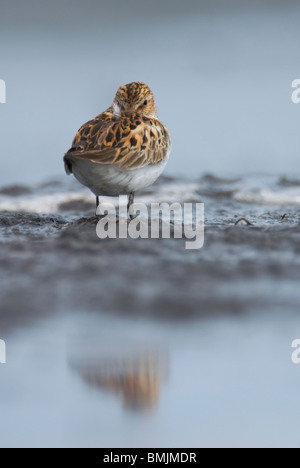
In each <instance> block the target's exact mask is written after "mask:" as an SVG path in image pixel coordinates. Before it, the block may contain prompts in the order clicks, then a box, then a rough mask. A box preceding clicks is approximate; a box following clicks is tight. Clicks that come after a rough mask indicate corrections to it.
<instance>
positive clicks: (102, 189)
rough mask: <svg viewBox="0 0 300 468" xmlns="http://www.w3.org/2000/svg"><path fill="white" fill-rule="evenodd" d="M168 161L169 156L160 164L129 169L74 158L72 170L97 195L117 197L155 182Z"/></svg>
mask: <svg viewBox="0 0 300 468" xmlns="http://www.w3.org/2000/svg"><path fill="white" fill-rule="evenodd" d="M167 162H168V158H166V159H165V160H164V161H161V162H160V163H158V164H150V165H148V166H145V167H141V168H138V169H131V170H128V169H121V168H118V167H116V166H113V165H111V164H95V163H93V162H91V161H87V160H83V159H75V158H74V159H73V160H72V171H73V174H74V176H75V177H76V179H77V180H78V181H79V182H80V183H81V184H82V185H85V186H86V187H89V189H90V190H91V191H92V192H93V193H94V194H95V195H97V196H111V197H115V196H118V195H127V194H129V193H131V192H137V191H139V190H142V189H144V188H146V187H149V185H152V184H154V182H155V181H156V180H157V179H158V177H159V176H160V175H161V173H162V172H163V170H164V168H165V167H166V165H167Z"/></svg>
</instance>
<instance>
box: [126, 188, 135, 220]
mask: <svg viewBox="0 0 300 468" xmlns="http://www.w3.org/2000/svg"><path fill="white" fill-rule="evenodd" d="M133 203H134V193H133V192H131V194H130V195H129V200H128V205H127V211H128V213H129V217H130V219H133V218H134V216H133V215H132V214H130V207H131V205H133Z"/></svg>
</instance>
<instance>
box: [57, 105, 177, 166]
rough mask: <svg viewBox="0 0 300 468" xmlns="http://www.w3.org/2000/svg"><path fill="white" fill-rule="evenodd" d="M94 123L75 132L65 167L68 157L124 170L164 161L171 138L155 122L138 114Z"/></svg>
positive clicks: (164, 129) (89, 123)
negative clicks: (114, 166) (111, 165)
mask: <svg viewBox="0 0 300 468" xmlns="http://www.w3.org/2000/svg"><path fill="white" fill-rule="evenodd" d="M101 115H102V114H101ZM98 119H99V116H98ZM96 120H97V118H96V119H95V120H94V121H91V122H88V123H87V124H85V125H83V127H81V129H80V130H79V132H78V133H77V135H76V137H75V139H74V142H73V146H72V148H71V150H70V151H69V152H68V153H67V154H66V155H65V162H66V166H67V167H68V160H69V158H79V159H86V160H89V161H91V162H93V163H96V164H113V165H116V166H118V167H120V168H126V169H136V168H139V167H144V166H147V165H148V164H157V163H159V162H160V161H163V160H164V159H166V158H167V155H168V150H169V148H170V146H171V139H170V135H169V132H168V130H167V129H166V127H165V126H164V125H163V124H162V123H161V122H159V121H158V120H156V119H151V118H148V117H144V116H140V115H137V114H136V115H128V116H126V115H125V116H121V117H120V119H119V120H117V121H114V119H113V118H111V119H110V120H109V118H106V119H105V120H103V119H100V122H99V120H98V122H97V121H96Z"/></svg>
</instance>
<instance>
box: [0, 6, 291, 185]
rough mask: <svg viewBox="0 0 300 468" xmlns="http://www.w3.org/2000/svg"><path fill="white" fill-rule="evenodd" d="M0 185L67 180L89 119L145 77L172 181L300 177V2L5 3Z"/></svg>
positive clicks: (0, 32)
mask: <svg viewBox="0 0 300 468" xmlns="http://www.w3.org/2000/svg"><path fill="white" fill-rule="evenodd" d="M0 13H1V14H0V38H1V40H0V57H1V62H0V65H1V66H0V78H1V79H4V80H5V81H6V86H7V103H6V104H1V105H0V125H1V161H0V184H8V183H14V182H24V183H28V182H29V183H30V182H39V181H42V180H45V179H47V178H51V177H52V176H56V175H58V174H62V173H63V165H62V155H63V153H64V152H65V151H67V150H68V148H69V146H70V144H71V141H72V139H73V136H74V134H75V132H76V131H77V129H78V128H79V127H80V125H81V124H82V123H84V122H85V121H87V120H89V119H90V118H92V117H94V116H95V115H96V114H98V113H100V112H102V111H103V110H104V109H105V108H107V107H108V106H109V105H110V104H111V102H112V100H113V97H114V94H115V92H116V90H117V88H118V87H119V86H120V85H122V84H125V83H127V82H130V81H144V82H146V83H147V84H148V85H149V86H150V87H151V88H152V90H153V92H154V94H155V96H156V102H157V107H158V112H159V117H160V118H161V120H162V121H163V122H164V123H165V124H166V125H167V126H168V128H169V129H170V131H171V135H172V139H173V153H172V158H171V160H170V163H169V166H168V170H167V172H168V173H172V174H183V175H187V176H189V175H193V176H194V175H197V174H201V173H203V172H214V173H217V174H220V173H221V174H224V173H227V174H229V173H240V172H250V171H251V172H253V171H255V172H272V173H291V172H294V171H298V170H299V143H300V141H299V139H300V133H299V119H300V105H298V106H297V105H295V104H293V103H292V101H291V94H292V89H291V83H292V81H293V80H294V79H296V78H299V77H300V71H299V63H300V49H299V43H300V28H299V19H300V4H299V1H292V0H284V1H283V0H282V1H280V0H273V1H268V0H259V1H258V0H255V1H251V2H249V1H244V0H229V1H226V2H224V1H222V0H214V1H209V0H187V1H185V2H182V1H178V0H172V1H171V0H153V1H151V2H148V1H137V0H127V1H121V0H111V1H110V2H104V1H95V0H86V1H85V2H81V1H78V0H73V1H71V0H60V1H58V0H53V1H51V2H45V1H36V0H26V1H20V0H19V1H17V0H11V1H9V2H1V12H0Z"/></svg>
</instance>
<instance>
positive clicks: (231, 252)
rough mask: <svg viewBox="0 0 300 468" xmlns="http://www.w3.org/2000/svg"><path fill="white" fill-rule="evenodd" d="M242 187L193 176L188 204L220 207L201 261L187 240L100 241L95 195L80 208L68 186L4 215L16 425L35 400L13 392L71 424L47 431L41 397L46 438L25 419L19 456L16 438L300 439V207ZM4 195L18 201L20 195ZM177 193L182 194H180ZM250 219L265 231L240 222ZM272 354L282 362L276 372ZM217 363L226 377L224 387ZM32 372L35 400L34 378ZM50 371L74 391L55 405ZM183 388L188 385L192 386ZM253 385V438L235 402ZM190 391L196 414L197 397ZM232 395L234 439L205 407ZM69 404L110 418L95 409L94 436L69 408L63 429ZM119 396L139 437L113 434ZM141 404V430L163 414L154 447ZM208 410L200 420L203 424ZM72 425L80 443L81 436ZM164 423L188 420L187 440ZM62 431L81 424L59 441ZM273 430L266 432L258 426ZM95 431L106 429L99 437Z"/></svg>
mask: <svg viewBox="0 0 300 468" xmlns="http://www.w3.org/2000/svg"><path fill="white" fill-rule="evenodd" d="M168 183H172V184H173V185H172V187H173V188H172V193H173V192H174V186H175V187H176V186H177V185H178V192H179V191H180V190H179V185H180V184H182V183H183V181H178V180H176V179H174V180H173V179H169V180H168V179H165V180H162V181H161V182H160V184H161V185H158V191H159V190H161V187H162V186H163V185H164V184H168ZM184 183H187V181H185V182H184ZM237 183H238V182H237V181H234V180H232V181H227V180H220V179H216V178H214V177H213V176H210V177H206V178H203V179H202V180H201V183H199V189H197V183H196V184H195V183H194V182H193V187H194V189H193V190H194V192H193V193H194V195H193V197H192V195H191V194H187V198H189V200H190V201H192V200H194V201H200V200H202V201H204V202H205V208H206V223H205V224H206V227H205V245H204V247H203V248H202V249H200V250H198V251H186V250H185V239H179V240H178V239H169V240H168V239H165V240H161V239H156V240H151V239H149V240H146V239H144V240H141V239H139V240H131V239H122V240H120V239H119V240H118V239H117V240H115V239H108V240H100V239H98V237H97V236H96V223H97V221H98V219H99V218H98V217H95V216H94V215H93V203H92V200H90V201H89V200H87V199H86V198H85V196H83V197H79V198H77V199H76V200H69V199H68V195H67V192H66V200H65V201H62V202H60V204H59V208H58V210H57V212H55V213H54V214H52V215H50V214H44V215H43V214H38V213H29V212H27V213H26V212H22V213H18V212H9V211H2V212H1V214H0V233H1V242H0V258H1V263H0V278H1V315H0V331H1V332H0V336H1V338H2V339H5V340H6V342H7V345H8V350H9V358H8V362H10V364H7V365H6V366H2V367H1V371H2V376H0V380H1V382H2V384H1V385H2V396H3V398H2V404H1V403H0V408H1V412H4V413H3V414H4V417H5V419H6V421H7V422H8V423H9V424H10V422H11V421H12V420H13V417H12V416H13V407H11V404H12V405H13V406H16V407H18V408H19V409H20V411H21V413H20V414H22V412H23V411H25V412H26V414H27V413H28V411H29V409H30V407H29V406H28V403H26V401H24V402H23V403H22V401H23V400H22V397H21V395H15V396H14V397H13V398H12V399H10V396H9V395H10V392H11V390H12V388H15V387H16V386H17V388H20V389H21V388H23V386H24V392H25V393H24V394H25V395H28V398H29V399H30V401H31V399H32V398H33V397H34V395H36V397H35V398H41V399H42V402H41V404H42V407H43V411H44V412H45V414H46V415H47V417H49V418H50V415H51V414H53V415H56V416H57V418H58V419H57V420H55V421H52V423H51V424H50V426H49V428H45V429H44V430H42V432H41V433H40V434H39V436H38V433H39V429H38V428H39V427H40V426H39V422H38V421H39V416H38V408H37V407H36V406H35V403H34V402H33V401H31V403H30V404H31V405H32V406H31V408H32V410H31V415H32V418H33V419H32V420H33V423H32V424H33V426H34V429H33V433H34V434H36V436H35V437H37V439H34V437H33V438H31V437H30V436H29V435H26V431H25V428H23V429H22V427H23V426H22V424H21V426H20V428H19V430H18V431H17V434H16V433H15V435H14V434H13V432H11V434H10V433H8V435H7V437H6V439H5V441H6V442H5V445H6V446H10V445H13V444H14V443H16V442H15V441H16V440H17V439H16V438H19V439H18V440H19V443H20V444H21V445H24V446H30V445H34V444H38V445H39V444H40V445H43V446H44V445H49V446H51V445H56V446H59V445H62V446H63V445H70V446H74V445H82V446H93V445H94V446H114V444H115V445H119V446H141V445H144V446H151V444H156V445H155V446H159V445H160V446H164V445H166V444H169V446H171V444H172V443H174V444H175V443H176V441H177V444H178V445H182V446H188V445H189V443H191V445H193V444H194V445H196V444H197V443H198V445H199V446H201V444H203V445H210V446H216V445H225V446H226V445H227V446H228V445H230V446H234V445H237V446H246V445H248V446H251V445H260V444H261V445H263V444H268V445H270V446H276V445H281V444H282V445H285V446H289V445H292V446H293V445H294V444H295V443H296V442H295V440H294V438H293V437H292V432H295V431H296V429H298V428H297V422H296V420H294V417H293V416H292V408H289V407H288V405H287V404H286V403H285V400H286V398H287V395H290V397H289V398H290V401H291V402H293V401H294V404H296V399H295V395H294V392H293V390H292V389H293V388H294V389H296V388H297V383H296V381H297V378H298V377H297V366H294V367H292V364H291V359H290V354H291V351H290V345H291V341H292V339H295V338H297V336H294V335H297V330H299V303H300V288H299V280H300V255H299V253H300V222H299V211H298V207H297V205H294V206H293V205H290V206H282V205H281V206H278V205H272V206H270V205H269V206H267V205H258V204H255V205H254V204H249V203H241V202H240V201H237V200H236V199H235V197H234V194H235V193H236V187H235V184H237ZM58 186H59V184H58V185H57V184H54V185H53V183H51V184H50V185H49V186H46V187H43V188H40V189H39V190H44V191H45V190H50V191H51V193H56V191H57V187H58ZM49 187H50V189H49ZM195 187H196V188H195ZM5 190H6V194H5V195H4V196H6V197H10V198H9V200H8V199H7V200H8V201H9V203H11V197H12V195H13V193H12V192H13V189H12V191H10V192H9V191H8V192H7V189H5ZM17 190H18V195H16V197H24V196H25V195H26V194H25V192H24V190H23V191H20V187H17ZM151 190H153V189H151ZM186 192H187V190H186ZM68 193H69V192H68ZM152 193H154V192H151V191H150V190H149V191H148V192H147V193H146V194H144V196H147V197H150V198H151V197H152V196H153V197H154V195H152ZM47 196H48V195H47ZM142 196H143V195H141V197H142ZM164 196H165V195H164ZM172 196H174V197H176V190H175V194H174V193H173V195H172ZM191 197H192V198H191ZM23 200H24V199H23ZM240 217H245V218H247V219H249V220H250V221H251V223H252V224H251V225H235V223H236V221H237V220H238V219H239V218H240ZM74 336H75V337H74ZM66 343H67V345H66ZM275 343H276V350H275ZM145 346H146V348H145ZM219 347H220V348H222V352H221V350H219V351H218V348H219ZM268 348H269V350H272V348H273V351H272V352H273V353H275V355H276V356H277V364H276V366H277V367H275V368H276V371H274V370H272V369H273V365H272V357H271V356H272V352H271V351H270V353H271V354H270V355H269V357H268ZM50 349H51V350H52V351H51V352H50ZM188 350H189V351H188ZM220 352H221V354H222V353H223V357H220ZM240 353H242V355H241V354H240ZM28 356H30V359H29V357H28ZM218 356H219V359H221V361H222V363H223V364H222V366H225V367H223V368H224V369H225V368H226V369H227V371H226V372H228V374H227V375H228V376H227V377H226V376H223V377H222V375H223V370H222V369H221V368H220V367H219V364H217V362H218ZM242 356H243V358H242ZM52 360H55V362H57V363H58V364H57V367H55V366H54V363H52ZM199 366H200V367H199ZM207 366H208V367H210V366H212V367H211V372H213V373H212V374H211V375H210V376H208V375H206V376H205V375H204V376H203V375H202V372H203V369H206V368H208V367H207ZM3 369H5V371H3ZM38 369H40V370H38ZM197 369H198V370H197ZM200 369H202V370H201V376H200V374H199V372H200ZM212 369H214V370H212ZM254 369H256V370H254ZM198 371H199V372H198ZM45 372H46V374H47V376H46V374H45ZM205 372H206V371H205ZM205 372H204V374H205ZM274 372H275V373H276V382H277V383H276V382H275V383H274V382H273V390H274V392H275V393H274V395H273V397H272V398H271V400H270V403H269V404H270V405H271V406H270V407H269V413H267V412H264V411H262V412H261V410H260V409H259V407H260V405H261V404H262V401H264V399H265V396H263V395H265V391H266V388H269V383H268V382H271V381H273V380H272V379H273V378H275V374H274ZM44 374H45V375H44ZM25 376H27V377H26V378H29V379H30V382H31V386H30V388H31V390H30V389H29V388H27V385H25V384H24V380H23V379H24V378H25ZM41 376H44V377H43V378H42V380H43V379H45V381H44V383H42V381H41V380H40V379H41ZM50 376H51V380H52V382H55V385H56V384H57V385H59V387H60V386H61V384H60V383H59V382H61V379H62V378H63V381H64V382H65V384H64V387H63V388H64V389H63V388H61V392H62V393H61V394H60V392H59V391H56V392H54V394H53V395H51V397H50V396H49V395H48V393H49V392H51V384H50V382H49V385H48V384H46V382H48V379H49V378H50ZM183 376H184V377H183ZM258 376H259V377H258ZM1 377H2V379H1ZM182 378H184V379H187V380H186V382H187V384H186V385H185V384H184V383H183V381H182V380H181V379H182ZM223 378H224V379H225V380H224V379H223ZM178 379H179V381H180V382H179V381H178ZM203 379H204V380H203ZM218 379H221V380H220V386H219V383H218ZM240 379H241V380H240ZM248 379H250V380H251V381H252V379H254V382H255V381H256V379H259V381H257V383H256V384H254V383H253V384H252V383H251V386H250V387H251V388H252V387H253V385H254V387H253V388H252V390H251V392H250V393H249V394H248V390H249V387H248V384H246V382H248ZM222 381H223V383H221V382H222ZM242 381H243V382H244V383H243V392H244V393H243V394H245V392H246V394H247V398H246V401H244V403H243V404H242V403H241V402H240V404H241V405H242V406H243V411H246V410H247V408H252V412H253V414H255V415H256V418H257V420H255V421H252V422H251V423H250V420H251V418H252V416H251V415H250V414H247V415H246V416H245V421H244V422H245V424H246V425H248V424H250V426H249V427H250V428H248V430H247V431H248V432H247V431H246V433H247V434H246V433H245V434H244V435H242V434H241V433H240V424H243V423H242V421H240V412H239V411H240V410H238V408H236V407H235V405H234V403H233V402H234V401H235V400H236V399H237V400H239V399H240V398H241V390H239V389H238V387H239V385H240V384H241V382H242ZM288 381H289V382H290V383H289V386H288V387H286V385H287V382H288ZM176 382H177V383H176ZM188 382H190V385H188ZM205 382H206V383H205ZM65 385H66V387H65ZM207 385H208V387H207ZM228 385H229V387H228ZM174 386H175V387H174ZM206 387H207V388H206ZM274 387H275V388H274ZM26 388H27V389H26ZM175 388H176V389H177V393H176V392H175V394H174V393H172V392H174V390H175ZM180 388H181V391H182V393H181V394H180V392H179V389H180ZM213 388H214V390H212V389H213ZM39 389H40V390H39ZM178 392H179V393H178ZM190 393H191V394H192V395H193V397H192V400H191V401H193V404H192V407H190V406H189V404H187V403H186V402H187V401H188V400H189V396H188V395H189V394H190ZM38 394H39V395H40V396H37V395H38ZM29 395H31V396H30V397H29ZM168 395H169V396H170V395H173V396H172V398H173V400H172V401H173V405H176V408H177V412H176V413H168V416H166V415H165V413H164V411H166V410H167V408H169V406H168V402H167V400H168ZM222 395H223V397H222ZM225 397H226V399H227V403H224V405H223V406H222V403H220V404H221V406H222V408H223V410H224V411H225V409H226V411H227V410H228V413H227V412H226V414H223V416H222V418H225V419H224V420H223V423H222V424H223V425H224V424H225V425H226V424H227V423H225V420H226V421H227V419H228V418H229V419H230V418H232V421H231V422H230V423H228V424H229V426H228V427H227V428H226V430H225V429H224V431H221V432H220V431H218V430H217V426H218V425H217V423H216V424H215V425H212V426H211V427H210V423H209V421H208V419H207V417H208V415H207V417H206V416H203V405H205V404H206V403H207V404H208V402H210V399H211V398H214V399H216V401H221V400H222V398H225ZM60 398H62V401H66V399H69V398H70V399H71V401H72V399H74V398H78V399H79V401H80V402H81V403H80V405H81V407H82V408H86V409H87V413H89V411H94V410H93V409H92V406H93V405H94V408H96V407H97V406H98V405H99V407H101V408H102V410H101V411H103V414H105V416H103V418H104V419H103V418H102V419H101V417H100V413H99V414H98V415H96V414H95V415H94V418H95V419H93V417H91V418H92V419H91V420H93V424H94V426H93V424H92V423H91V421H90V422H87V421H86V420H85V417H84V416H83V415H82V414H78V412H77V410H75V407H74V408H73V410H74V411H75V413H74V414H76V417H75V416H74V414H73V415H72V411H73V410H71V408H70V411H71V413H69V412H67V413H63V415H64V416H63V421H61V420H60V418H59V417H58V413H57V414H56V410H55V409H54V410H53V405H55V406H56V403H58V401H59V400H60ZM120 398H121V399H122V400H123V403H124V405H125V408H127V409H126V411H127V413H126V414H127V416H126V418H125V419H126V421H127V423H126V427H128V434H127V435H124V434H123V433H119V432H118V431H117V433H115V432H114V430H115V429H114V428H113V427H111V431H112V432H111V435H110V436H109V435H108V434H106V432H105V431H106V430H105V424H106V425H107V424H108V425H110V424H116V425H119V424H121V421H122V418H123V416H121V414H122V405H120V404H119V400H120ZM91 399H92V401H93V402H94V403H93V405H92V406H90V402H91ZM231 399H233V400H231ZM50 400H51V401H52V403H51V405H52V406H51V405H50V403H49V401H50ZM229 401H232V402H231V403H230V402H229ZM205 402H206V403H205ZM73 403H74V404H75V401H73ZM209 404H210V403H209ZM211 404H212V402H211ZM107 405H108V406H107ZM186 405H187V409H186V411H187V414H189V415H190V416H189V417H190V419H189V420H188V421H186V423H185V424H187V426H186V429H185V431H182V430H181V429H180V427H181V425H182V424H183V421H185V418H184V416H183V414H181V411H184V408H185V407H186ZM58 406H59V405H58ZM71 406H72V404H71ZM106 407H107V408H110V413H106V409H105V408H106ZM279 407H280V408H281V409H280V411H282V416H281V417H282V418H283V419H282V420H285V418H287V417H288V418H289V422H291V421H292V423H291V424H290V425H289V426H287V425H285V424H283V425H282V430H279V433H278V434H277V433H276V432H275V430H274V428H272V423H271V421H272V417H273V416H274V414H275V412H276V408H279ZM51 408H52V409H51ZM88 408H89V409H88ZM136 410H137V411H138V412H140V411H142V413H141V415H140V416H139V418H140V419H139V421H140V423H139V424H141V427H144V424H148V423H146V422H147V421H148V422H149V420H148V418H149V415H148V416H147V415H145V414H144V410H147V411H148V412H149V411H151V412H152V413H153V415H155V416H153V418H154V420H152V423H151V424H153V426H151V427H152V431H154V432H153V433H152V435H151V436H149V437H147V435H146V434H147V430H146V429H145V427H144V429H145V431H146V432H143V431H142V432H141V434H140V435H139V436H137V432H136V424H137V422H134V419H132V418H134V416H132V411H134V412H135V411H136ZM223 410H222V411H223ZM57 411H58V410H57ZM99 411H100V410H99ZM107 411H108V410H107ZM128 411H129V413H128ZM168 411H171V408H169V409H168ZM178 411H179V413H178ZM210 411H211V414H210V417H212V418H217V417H218V416H217V413H216V411H217V408H213V406H212V407H211V410H210ZM152 413H151V414H152ZM28 414H29V413H28ZM101 414H102V413H101ZM112 414H113V415H114V416H112ZM180 414H181V416H180ZM193 414H197V415H198V416H197V417H198V418H199V419H197V420H194V419H193V416H192V415H193ZM270 415H271V416H270ZM288 415H290V416H288ZM295 415H296V414H295ZM73 418H75V419H76V422H75V421H74V424H75V426H76V430H75V433H76V434H73V432H72V431H73V430H72V428H71V426H70V421H72V420H73ZM164 418H167V419H164ZM202 418H204V419H203V421H202V423H201V422H200V421H201V419H202ZM82 420H85V425H86V427H88V429H87V432H86V433H85V432H84V431H83V430H80V429H79V427H81V426H80V425H81V421H82ZM109 421H110V422H109ZM163 421H167V422H165V424H167V427H170V428H171V426H173V425H174V424H175V425H176V428H177V429H176V430H175V426H174V430H173V432H174V431H175V432H176V434H175V433H174V434H173V439H172V440H171V439H170V438H169V437H167V436H166V434H165V433H164V432H161V431H160V430H159V429H158V427H162V424H164V423H163ZM266 421H268V422H266ZM62 423H63V424H64V425H66V426H67V428H66V429H65V432H64V434H61V435H60V436H59V435H58V433H57V429H58V428H59V427H60V428H61V424H62ZM90 424H91V425H90ZM261 424H262V425H263V427H264V431H265V432H264V433H260V431H259V430H258V427H259V426H260V427H262V426H261ZM93 427H94V429H95V427H97V435H98V438H97V437H96V434H95V432H94V429H93ZM224 427H225V426H224ZM287 427H290V429H287ZM196 428H197V430H199V431H200V433H201V434H202V435H201V438H200V439H199V442H197V438H195V437H194V435H195V430H196ZM50 429H51V430H50ZM148 429H149V428H148ZM154 433H156V434H157V435H156V436H154ZM170 433H172V430H171V432H170ZM214 434H215V435H214ZM226 434H227V435H226ZM264 434H268V436H265V435H264ZM288 435H289V437H290V438H288ZM35 441H38V442H35ZM180 442H181V443H180ZM147 444H148V445H147Z"/></svg>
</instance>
